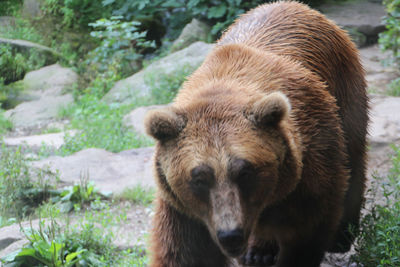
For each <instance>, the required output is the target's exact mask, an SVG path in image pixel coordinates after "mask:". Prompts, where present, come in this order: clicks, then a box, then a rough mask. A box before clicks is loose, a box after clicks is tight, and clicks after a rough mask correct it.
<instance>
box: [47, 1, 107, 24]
mask: <svg viewBox="0 0 400 267" xmlns="http://www.w3.org/2000/svg"><path fill="white" fill-rule="evenodd" d="M43 10H44V12H45V14H51V15H53V16H56V17H61V18H62V23H63V25H64V26H65V27H67V28H79V27H81V28H88V24H89V23H90V22H93V21H95V20H98V19H100V18H103V17H109V16H110V15H111V14H110V9H108V8H107V7H104V6H103V5H102V1H101V0H45V1H44V5H43Z"/></svg>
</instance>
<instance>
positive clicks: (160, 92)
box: [140, 65, 194, 105]
mask: <svg viewBox="0 0 400 267" xmlns="http://www.w3.org/2000/svg"><path fill="white" fill-rule="evenodd" d="M193 71H194V67H192V66H190V65H186V66H183V67H182V69H180V70H179V71H176V72H174V73H171V74H165V73H162V74H159V73H152V74H150V75H148V76H146V77H145V78H144V79H145V83H146V84H147V85H148V86H149V87H150V96H149V97H148V98H147V99H146V98H145V99H140V102H141V103H142V104H143V103H145V104H146V105H161V104H168V103H171V102H172V100H173V99H174V97H175V96H176V94H177V93H178V90H179V88H180V87H181V85H182V83H183V82H184V81H185V80H186V78H187V77H188V76H189V75H190V74H191V73H192V72H193Z"/></svg>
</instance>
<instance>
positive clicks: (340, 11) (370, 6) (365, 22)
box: [319, 0, 386, 47]
mask: <svg viewBox="0 0 400 267" xmlns="http://www.w3.org/2000/svg"><path fill="white" fill-rule="evenodd" d="M319 9H320V10H321V11H322V13H324V14H325V15H326V16H327V17H328V18H330V19H332V20H333V21H335V22H336V23H337V24H338V25H339V26H340V27H342V28H344V29H346V30H348V32H349V34H350V35H351V36H352V37H353V40H354V41H355V42H356V43H357V45H358V46H360V47H361V46H364V45H367V44H371V43H375V42H376V41H377V40H378V34H379V33H380V32H382V31H383V30H384V29H385V26H384V24H383V23H382V17H383V16H385V15H386V11H385V9H384V7H383V5H382V3H379V2H372V1H366V0H362V1H348V2H342V3H340V4H338V3H336V2H332V3H328V4H323V5H321V6H320V7H319ZM360 34H362V35H364V37H363V36H360Z"/></svg>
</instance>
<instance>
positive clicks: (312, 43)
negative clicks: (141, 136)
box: [145, 2, 368, 267]
mask: <svg viewBox="0 0 400 267" xmlns="http://www.w3.org/2000/svg"><path fill="white" fill-rule="evenodd" d="M367 122H368V115H367V96H366V93H365V81H364V72H363V69H362V67H361V65H360V62H359V57H358V54H357V51H356V48H355V47H354V45H353V43H352V42H351V41H350V40H349V38H348V36H347V35H346V33H345V32H343V31H342V30H341V29H339V28H338V27H337V26H336V25H334V24H333V23H332V22H331V21H329V20H327V19H326V18H325V17H324V16H323V15H321V14H320V13H318V12H316V11H313V10H311V9H309V8H308V7H307V6H305V5H303V4H300V3H297V2H277V3H273V4H266V5H262V6H260V7H258V8H256V9H254V10H252V11H250V12H248V13H247V14H245V15H244V16H242V17H241V18H240V19H239V20H238V21H236V23H235V24H234V25H232V26H231V27H230V28H229V29H228V31H227V32H226V33H225V34H224V35H223V36H222V38H221V39H220V40H219V41H218V43H217V46H216V48H215V49H214V50H213V51H212V52H211V53H210V55H209V56H208V57H207V58H206V60H205V61H204V63H203V64H202V65H201V66H200V68H199V69H198V70H197V71H195V73H194V74H192V75H191V77H190V78H189V79H188V81H187V82H185V84H184V85H183V88H182V90H181V91H180V92H179V94H178V96H177V97H176V99H175V102H174V103H173V105H172V107H170V108H168V109H166V110H158V111H154V112H151V113H149V114H148V116H147V118H146V122H145V124H146V129H147V132H148V134H150V135H152V136H153V137H154V138H156V139H157V140H158V143H157V149H156V155H155V166H156V180H157V183H158V188H159V192H158V196H157V201H156V214H155V218H154V229H153V232H152V240H151V242H152V247H151V259H152V260H151V266H153V267H156V266H170V267H183V266H188V267H189V266H199V267H200V266H216V267H217V266H218V267H219V266H228V265H229V264H230V263H231V261H232V260H233V259H234V258H236V259H239V260H240V261H241V262H242V263H243V264H245V265H256V266H268V265H272V264H273V263H275V264H276V266H278V267H296V266H300V267H302V266H304V267H312V266H319V264H320V262H321V260H322V258H323V255H324V252H325V251H329V250H330V251H346V250H348V249H349V247H350V245H351V242H352V239H351V236H350V235H349V233H348V231H347V229H348V226H349V225H354V226H357V224H358V220H359V212H360V207H361V204H362V201H363V192H364V180H365V138H366V128H367Z"/></svg>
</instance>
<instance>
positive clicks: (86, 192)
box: [51, 174, 109, 212]
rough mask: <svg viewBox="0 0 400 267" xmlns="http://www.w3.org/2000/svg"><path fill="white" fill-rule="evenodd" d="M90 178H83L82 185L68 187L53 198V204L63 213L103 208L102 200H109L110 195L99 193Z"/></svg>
mask: <svg viewBox="0 0 400 267" xmlns="http://www.w3.org/2000/svg"><path fill="white" fill-rule="evenodd" d="M88 178H89V174H87V175H86V176H81V180H80V184H75V185H73V186H69V187H66V188H65V189H63V190H62V191H61V192H60V194H59V195H57V196H55V197H53V198H51V203H55V204H57V205H58V206H59V207H60V211H61V212H70V211H72V210H76V211H79V210H81V209H82V208H86V207H88V206H90V207H91V208H94V209H97V208H101V206H102V205H101V202H100V200H102V199H106V198H108V197H109V195H105V194H102V193H100V192H98V190H97V189H96V188H95V186H94V183H93V182H91V181H89V180H88Z"/></svg>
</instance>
